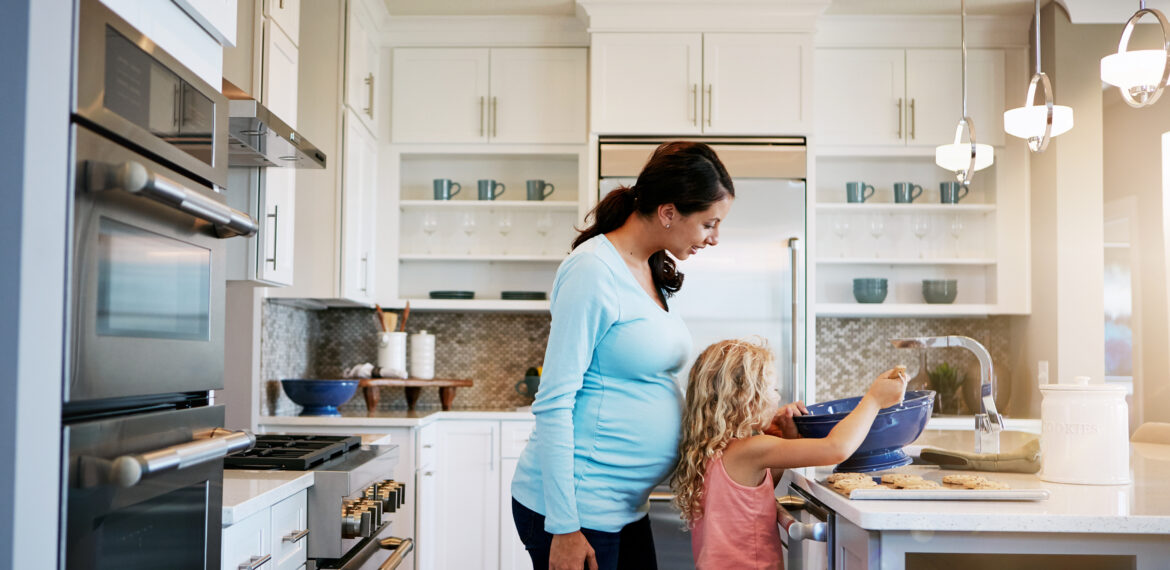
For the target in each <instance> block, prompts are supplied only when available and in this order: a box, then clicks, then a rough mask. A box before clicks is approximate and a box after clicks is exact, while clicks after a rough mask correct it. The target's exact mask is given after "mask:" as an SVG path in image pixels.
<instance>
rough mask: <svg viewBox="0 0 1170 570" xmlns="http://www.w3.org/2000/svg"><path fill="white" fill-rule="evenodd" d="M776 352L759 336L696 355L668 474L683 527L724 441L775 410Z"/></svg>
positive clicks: (699, 503) (699, 505)
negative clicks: (672, 467)
mask: <svg viewBox="0 0 1170 570" xmlns="http://www.w3.org/2000/svg"><path fill="white" fill-rule="evenodd" d="M774 360H775V357H774V356H773V354H772V351H771V350H770V349H769V348H768V346H767V343H766V342H764V341H763V340H757V339H750V340H724V341H720V342H717V343H715V344H712V345H711V346H708V347H707V348H706V349H705V350H703V352H702V353H701V354H699V357H698V358H697V359H696V360H695V365H694V366H693V367H691V374H690V378H689V380H688V382H687V400H686V409H685V410H684V412H683V423H682V425H683V434H682V440H681V441H680V442H679V463H678V466H677V467H676V468H675V471H674V474H673V475H672V476H671V478H670V486H671V488H672V489H673V490H674V504H675V506H677V507H678V509H679V511H681V513H682V518H683V520H685V521H686V522H687V526H688V527H693V526H694V523H695V521H697V520H699V519H700V518H702V516H703V483H704V479H705V477H706V474H707V464H708V462H710V460H711V458H712V457H714V456H715V454H716V453H718V452H720V451H723V450H724V449H725V448H726V447H727V444H728V443H729V442H730V441H731V440H733V439H738V438H742V437H748V436H750V435H752V433H753V432H756V431H759V430H760V429H762V428H763V427H764V426H765V425H767V424H768V423H769V422H771V420H772V416H773V414H774V413H775V411H776V403H777V394H776V391H775V374H774V368H773V363H774Z"/></svg>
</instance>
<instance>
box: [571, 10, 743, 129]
mask: <svg viewBox="0 0 1170 570" xmlns="http://www.w3.org/2000/svg"><path fill="white" fill-rule="evenodd" d="M591 56H592V73H593V75H592V85H591V88H590V93H591V101H592V103H593V115H592V116H593V131H594V132H599V133H678V134H686V133H701V132H702V127H701V125H700V121H701V117H700V113H701V111H700V103H701V101H700V99H701V97H702V95H701V94H700V92H699V88H700V84H701V83H702V80H703V35H702V34H630V33H595V34H593V48H592V54H591ZM721 91H722V90H721Z"/></svg>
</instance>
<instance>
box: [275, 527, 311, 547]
mask: <svg viewBox="0 0 1170 570" xmlns="http://www.w3.org/2000/svg"><path fill="white" fill-rule="evenodd" d="M306 536H309V529H305V530H298V531H296V532H290V533H288V534H287V535H285V537H284V538H282V539H281V540H282V541H284V542H291V543H293V544H296V543H298V542H300V541H302V540H304V539H305V537H306Z"/></svg>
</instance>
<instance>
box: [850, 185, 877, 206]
mask: <svg viewBox="0 0 1170 570" xmlns="http://www.w3.org/2000/svg"><path fill="white" fill-rule="evenodd" d="M867 190H868V192H867ZM873 193H874V188H873V185H872V184H866V183H864V182H846V183H845V199H846V200H848V201H849V202H851V203H855V204H860V203H862V202H864V201H866V200H868V199H869V198H870V196H873Z"/></svg>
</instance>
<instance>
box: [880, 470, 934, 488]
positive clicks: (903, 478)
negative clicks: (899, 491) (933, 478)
mask: <svg viewBox="0 0 1170 570" xmlns="http://www.w3.org/2000/svg"><path fill="white" fill-rule="evenodd" d="M916 481H925V479H923V478H922V476H921V475H911V474H909V473H887V474H885V475H882V483H889V484H891V485H894V486H898V485H900V484H901V483H912V482H916Z"/></svg>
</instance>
